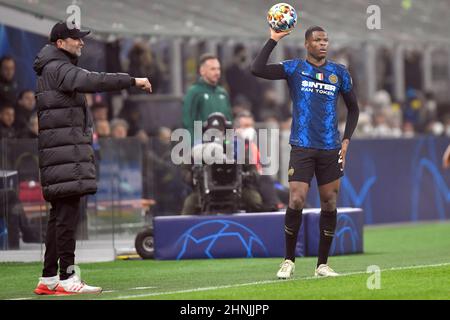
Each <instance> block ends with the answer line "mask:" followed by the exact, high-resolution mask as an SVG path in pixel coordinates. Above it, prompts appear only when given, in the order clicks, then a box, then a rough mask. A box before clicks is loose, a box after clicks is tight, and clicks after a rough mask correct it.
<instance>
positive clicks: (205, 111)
mask: <svg viewBox="0 0 450 320" xmlns="http://www.w3.org/2000/svg"><path fill="white" fill-rule="evenodd" d="M199 71H200V78H199V80H198V81H197V82H196V83H194V84H193V85H192V86H191V87H190V88H189V89H188V91H187V94H186V96H185V97H184V101H183V126H184V128H185V129H188V130H189V132H190V134H191V141H192V143H193V144H194V141H193V137H194V121H201V122H202V123H204V122H205V121H206V120H207V119H208V116H209V115H210V114H211V113H214V112H220V113H223V114H224V115H225V117H226V118H227V120H228V121H232V115H231V104H230V98H229V95H228V93H227V92H226V91H225V89H224V88H223V87H222V86H220V85H218V83H219V80H220V62H219V60H218V59H217V57H216V56H214V55H210V54H205V55H203V56H202V57H201V58H200V69H199Z"/></svg>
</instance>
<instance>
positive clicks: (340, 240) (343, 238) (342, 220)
mask: <svg viewBox="0 0 450 320" xmlns="http://www.w3.org/2000/svg"><path fill="white" fill-rule="evenodd" d="M358 239H359V235H358V229H357V228H356V225H355V223H354V221H353V219H352V218H351V217H350V216H348V215H347V214H342V213H341V214H339V215H338V216H337V223H336V231H335V233H334V241H333V242H332V244H331V248H330V255H335V254H336V253H343V252H345V247H346V246H345V244H346V243H347V242H348V241H350V243H351V246H352V250H351V251H352V252H356V251H357V249H358V248H357V245H356V244H357V243H358Z"/></svg>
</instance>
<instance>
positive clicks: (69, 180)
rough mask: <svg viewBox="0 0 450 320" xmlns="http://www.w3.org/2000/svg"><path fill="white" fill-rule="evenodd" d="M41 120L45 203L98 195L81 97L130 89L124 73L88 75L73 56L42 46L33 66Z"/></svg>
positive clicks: (88, 121)
mask: <svg viewBox="0 0 450 320" xmlns="http://www.w3.org/2000/svg"><path fill="white" fill-rule="evenodd" d="M34 70H35V71H36V73H37V75H38V79H37V90H36V91H37V92H36V95H37V108H38V119H39V167H40V173H41V183H42V186H43V192H44V198H45V199H46V200H47V201H52V200H55V199H59V198H65V197H71V196H82V195H85V194H92V193H95V192H96V191H97V183H96V179H95V178H96V172H95V163H94V161H95V160H94V150H93V149H92V117H91V116H90V111H89V110H88V108H87V105H86V98H85V95H84V94H83V93H90V92H100V91H114V90H121V89H127V88H129V87H130V86H131V85H132V84H133V83H134V79H132V78H131V77H130V76H129V75H127V74H122V73H118V74H108V73H97V72H89V71H87V70H84V69H82V68H79V67H77V66H76V57H73V56H72V55H71V54H69V53H68V52H65V51H63V50H60V49H58V48H56V47H55V46H53V45H46V46H45V47H44V48H43V49H42V50H41V51H40V52H39V54H38V55H37V57H36V59H35V61H34Z"/></svg>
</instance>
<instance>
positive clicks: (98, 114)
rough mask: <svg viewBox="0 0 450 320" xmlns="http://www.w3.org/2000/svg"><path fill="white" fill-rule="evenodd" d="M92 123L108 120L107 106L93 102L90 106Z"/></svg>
mask: <svg viewBox="0 0 450 320" xmlns="http://www.w3.org/2000/svg"><path fill="white" fill-rule="evenodd" d="M91 112H92V117H93V118H94V122H95V121H97V120H108V105H107V104H106V103H103V102H95V103H94V104H93V105H92V106H91Z"/></svg>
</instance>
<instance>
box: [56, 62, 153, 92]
mask: <svg viewBox="0 0 450 320" xmlns="http://www.w3.org/2000/svg"><path fill="white" fill-rule="evenodd" d="M57 83H58V89H60V90H61V91H75V92H80V93H95V92H102V91H116V90H122V89H128V88H130V87H132V86H137V87H139V88H141V89H143V90H145V91H147V92H149V93H150V92H152V86H151V84H150V81H149V80H148V79H147V78H132V77H130V76H129V75H128V74H126V73H106V72H91V71H87V70H85V69H83V68H80V67H77V66H75V65H73V64H71V63H64V64H63V65H61V66H60V68H59V69H58V73H57Z"/></svg>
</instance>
